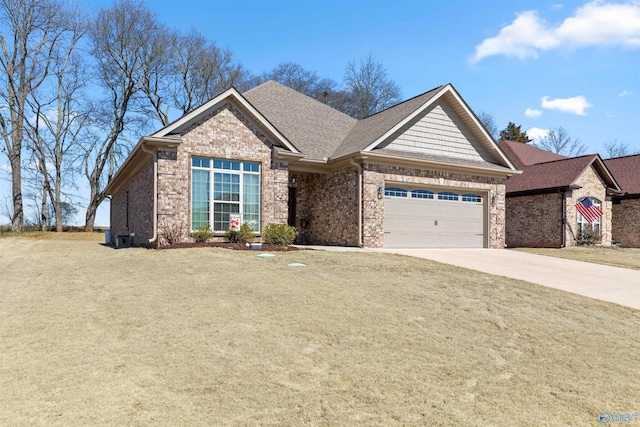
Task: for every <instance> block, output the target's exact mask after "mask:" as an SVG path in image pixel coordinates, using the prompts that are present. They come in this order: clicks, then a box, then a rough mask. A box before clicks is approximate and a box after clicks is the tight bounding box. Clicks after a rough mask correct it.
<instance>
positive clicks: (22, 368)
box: [0, 238, 640, 426]
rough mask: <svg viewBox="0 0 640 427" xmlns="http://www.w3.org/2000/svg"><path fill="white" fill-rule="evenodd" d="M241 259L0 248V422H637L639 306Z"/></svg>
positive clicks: (224, 254)
mask: <svg viewBox="0 0 640 427" xmlns="http://www.w3.org/2000/svg"><path fill="white" fill-rule="evenodd" d="M255 255H256V254H255V253H252V252H239V251H238V252H232V251H227V250H222V249H185V250H175V251H153V250H144V249H126V250H113V249H110V248H107V247H104V246H102V245H99V244H97V243H95V242H83V241H63V240H48V241H47V240H33V239H20V238H16V239H0V263H1V267H2V280H1V282H0V283H1V284H0V289H1V292H2V293H1V295H2V299H1V302H0V339H1V340H2V352H1V353H0V354H1V356H2V359H1V360H0V363H1V364H0V369H1V370H0V372H1V375H0V379H1V381H2V383H1V388H0V407H2V411H0V425H25V426H27V425H28V426H38V425H41V426H44V425H46V426H50V425H60V426H67V425H92V426H93V425H117V426H120V425H132V426H148V425H163V426H177V425H189V426H196V425H207V426H208V425H238V426H240V425H366V426H370V425H381V426H394V425H596V424H598V422H597V417H598V414H599V413H600V412H601V411H609V412H611V413H620V412H640V402H639V401H638V396H639V395H640V370H639V369H638V364H637V357H638V354H640V340H639V339H638V338H639V336H638V331H639V330H640V311H637V310H633V309H629V308H624V307H621V306H617V305H615V304H611V303H605V302H600V301H596V300H591V299H588V298H584V297H580V296H577V295H573V294H569V293H564V292H561V291H557V290H554V289H547V288H543V287H538V286H534V285H530V284H527V283H524V282H517V281H512V280H507V279H504V278H499V277H493V276H489V275H485V274H481V273H470V272H469V271H468V270H464V269H460V268H456V267H451V266H445V265H441V264H437V263H434V262H430V261H426V260H419V259H413V258H409V257H402V256H394V255H385V254H379V253H349V254H344V253H328V252H326V253H325V252H313V251H298V252H292V253H281V254H278V255H277V257H275V258H271V259H260V258H257V257H256V256H255ZM290 262H301V263H304V264H307V266H306V267H297V268H294V267H287V264H288V263H290Z"/></svg>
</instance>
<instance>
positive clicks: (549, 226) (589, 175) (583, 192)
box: [506, 167, 612, 248]
mask: <svg viewBox="0 0 640 427" xmlns="http://www.w3.org/2000/svg"><path fill="white" fill-rule="evenodd" d="M575 184H576V185H577V186H579V187H580V188H579V189H575V190H569V191H567V192H565V193H560V192H556V193H547V194H537V195H525V196H508V197H507V221H506V233H507V239H506V240H507V246H509V247H518V246H520V247H536V248H559V247H561V246H562V233H563V232H564V239H565V241H564V245H565V246H575V245H576V244H577V242H576V237H577V229H578V212H577V210H576V204H577V203H578V200H580V199H581V198H583V197H591V198H594V199H597V200H599V201H600V203H601V207H600V209H601V210H602V212H603V213H604V215H603V216H602V218H600V230H601V236H602V240H601V243H602V244H603V245H609V244H611V224H612V222H611V218H612V215H611V208H612V202H611V198H610V197H608V196H607V188H606V185H605V183H604V182H603V181H602V180H601V179H600V176H599V175H598V173H597V172H596V171H595V169H594V168H593V167H590V168H588V169H586V170H585V171H584V172H583V174H582V175H580V177H579V178H578V179H577V180H576V181H575ZM563 199H564V203H565V211H566V216H565V218H566V224H565V227H564V231H563V229H562V228H561V224H562V202H563Z"/></svg>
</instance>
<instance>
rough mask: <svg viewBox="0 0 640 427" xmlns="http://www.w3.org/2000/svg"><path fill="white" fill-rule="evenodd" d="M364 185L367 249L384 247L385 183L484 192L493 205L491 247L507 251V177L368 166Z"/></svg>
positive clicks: (488, 230) (488, 225)
mask: <svg viewBox="0 0 640 427" xmlns="http://www.w3.org/2000/svg"><path fill="white" fill-rule="evenodd" d="M363 182H364V191H363V193H364V194H363V206H364V218H363V243H364V246H365V247H371V248H380V247H383V246H384V198H380V199H379V198H378V188H379V187H380V185H384V183H385V182H393V183H398V184H402V183H406V184H414V185H423V186H425V187H432V188H433V187H435V188H438V187H440V188H445V189H452V190H463V189H468V190H472V191H476V192H480V193H483V195H484V197H486V198H487V199H488V203H489V216H490V217H489V221H488V224H487V233H488V246H489V247H490V248H504V244H505V234H504V221H505V186H504V182H505V178H498V177H489V176H480V175H472V174H464V173H456V172H445V171H436V170H429V169H419V168H410V167H402V166H389V165H380V164H374V163H365V164H364V166H363Z"/></svg>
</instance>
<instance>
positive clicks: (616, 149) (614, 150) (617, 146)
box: [604, 139, 638, 159]
mask: <svg viewBox="0 0 640 427" xmlns="http://www.w3.org/2000/svg"><path fill="white" fill-rule="evenodd" d="M604 149H605V155H604V158H605V159H611V158H613V157H623V156H629V155H631V154H638V153H633V152H632V150H631V147H630V146H629V144H626V143H624V142H621V141H618V140H617V139H614V140H613V141H609V142H605V143H604Z"/></svg>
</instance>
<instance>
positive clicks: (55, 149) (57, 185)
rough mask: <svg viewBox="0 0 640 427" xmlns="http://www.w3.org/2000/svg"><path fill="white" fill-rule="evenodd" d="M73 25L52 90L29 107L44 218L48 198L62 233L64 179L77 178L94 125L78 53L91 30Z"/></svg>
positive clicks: (34, 98)
mask: <svg viewBox="0 0 640 427" xmlns="http://www.w3.org/2000/svg"><path fill="white" fill-rule="evenodd" d="M73 22H74V23H75V27H70V28H72V29H71V30H70V31H69V32H68V34H67V37H66V42H65V43H64V46H60V49H59V50H58V51H57V52H56V57H57V58H58V59H57V61H56V62H55V63H53V64H52V66H51V76H52V78H53V82H52V84H51V87H50V88H47V89H44V90H41V91H37V92H34V94H32V95H33V96H31V97H30V99H29V104H30V106H31V109H32V111H33V119H32V120H27V125H28V126H27V130H28V134H29V142H28V146H29V148H30V149H31V151H32V153H33V156H34V161H35V162H36V164H37V165H38V170H39V172H40V173H41V174H42V177H43V187H44V188H43V190H44V191H43V197H42V198H43V208H42V216H43V217H45V216H46V215H47V209H46V206H45V201H46V197H47V195H48V196H49V199H50V201H51V205H52V208H53V212H54V215H55V223H56V231H58V232H61V231H62V223H63V221H62V215H63V212H62V204H63V203H65V200H63V196H65V195H64V194H63V187H65V183H64V182H63V178H73V172H74V168H73V164H74V161H75V160H76V159H77V157H76V155H77V154H78V149H79V145H80V144H81V143H82V142H83V136H84V135H83V133H84V132H85V129H86V128H87V126H89V125H90V124H91V123H90V111H89V110H88V107H87V105H88V102H85V101H84V93H83V91H84V89H85V88H86V87H87V80H88V76H87V74H86V72H85V70H86V68H85V64H84V63H83V62H82V58H81V57H80V56H79V54H78V52H77V49H76V48H77V44H78V42H79V41H80V39H81V38H82V37H83V36H84V34H85V31H86V28H87V27H86V25H85V23H83V22H82V21H81V20H80V19H79V18H77V17H74V18H73ZM65 181H66V179H65ZM70 181H71V180H70ZM47 193H48V194H47ZM65 199H66V197H65Z"/></svg>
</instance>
